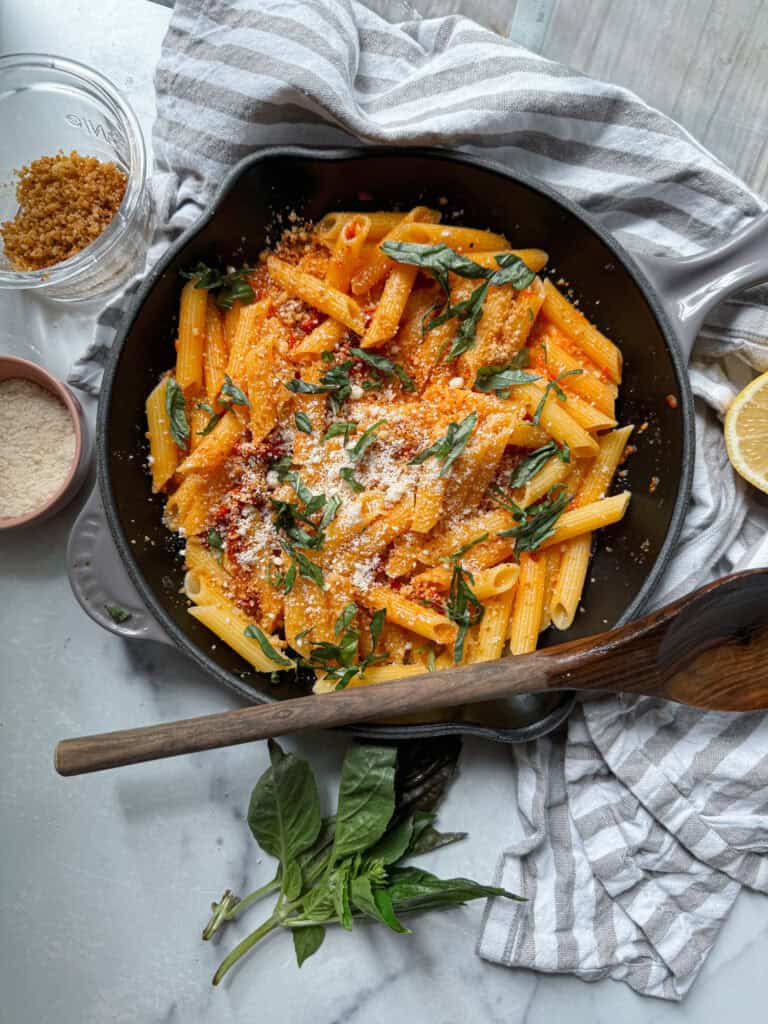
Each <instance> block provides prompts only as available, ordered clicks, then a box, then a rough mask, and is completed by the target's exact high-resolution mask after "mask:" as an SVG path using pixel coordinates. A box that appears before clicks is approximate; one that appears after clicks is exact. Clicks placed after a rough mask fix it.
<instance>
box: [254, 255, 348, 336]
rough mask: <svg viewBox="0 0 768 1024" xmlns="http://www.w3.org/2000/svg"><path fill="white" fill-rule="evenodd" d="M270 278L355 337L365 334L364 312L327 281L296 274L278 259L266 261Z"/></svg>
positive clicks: (298, 272) (292, 268)
mask: <svg viewBox="0 0 768 1024" xmlns="http://www.w3.org/2000/svg"><path fill="white" fill-rule="evenodd" d="M267 269H268V270H269V273H270V276H271V277H272V278H274V280H275V281H277V283H278V284H280V285H282V286H283V288H285V290H286V291H287V292H288V294H289V295H294V296H296V297H297V298H299V299H303V301H304V302H307V303H309V305H310V306H314V307H315V309H317V310H319V311H320V312H321V313H325V315H326V316H329V317H331V318H332V319H334V320H338V321H339V322H340V323H342V324H344V326H345V327H348V328H349V329H350V330H351V331H354V332H355V334H363V333H364V331H365V319H364V317H363V311H362V309H361V308H360V306H359V305H358V303H357V302H355V300H354V299H352V298H350V296H349V295H345V294H344V292H341V291H339V290H338V289H337V288H332V287H331V286H330V285H328V284H326V283H325V281H320V280H319V279H318V278H316V277H313V276H312V274H307V273H306V272H305V271H303V270H297V269H296V267H292V266H291V265H290V263H285V262H283V260H279V259H278V258H277V256H270V257H269V258H268V259H267Z"/></svg>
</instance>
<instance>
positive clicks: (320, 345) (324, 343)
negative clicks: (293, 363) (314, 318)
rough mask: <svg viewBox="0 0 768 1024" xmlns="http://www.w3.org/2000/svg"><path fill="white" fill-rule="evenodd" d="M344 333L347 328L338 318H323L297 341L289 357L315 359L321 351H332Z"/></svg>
mask: <svg viewBox="0 0 768 1024" xmlns="http://www.w3.org/2000/svg"><path fill="white" fill-rule="evenodd" d="M346 333H347V328H346V327H345V326H344V324H341V323H339V321H338V320H330V319H329V320H324V321H323V322H322V323H321V324H320V325H319V326H318V327H316V328H315V329H314V330H313V331H310V333H309V334H308V335H307V336H306V338H304V340H303V341H300V342H299V344H298V345H297V346H296V347H295V348H294V349H293V352H292V353H291V357H292V358H293V359H298V360H303V359H316V358H317V357H318V356H319V355H322V353H323V352H333V350H334V349H335V348H336V346H337V345H338V344H339V342H340V341H341V339H342V338H343V337H344V335H345V334H346Z"/></svg>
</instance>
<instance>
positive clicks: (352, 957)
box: [0, 0, 768, 1024]
mask: <svg viewBox="0 0 768 1024" xmlns="http://www.w3.org/2000/svg"><path fill="white" fill-rule="evenodd" d="M168 18H169V11H167V10H166V9H165V8H162V7H156V6H152V5H150V4H148V3H146V2H145V0H99V2H98V3H97V2H96V0H90V2H88V0H77V2H74V0H70V2H69V3H67V4H61V5H54V4H52V3H50V0H49V2H47V3H46V2H45V0H7V2H6V4H5V5H4V6H3V7H2V9H0V41H1V45H2V50H3V51H4V52H9V51H18V50H34V51H45V50H47V51H49V52H55V53H61V54H63V55H65V56H69V57H73V58H75V59H79V60H83V61H85V62H87V63H92V64H94V65H95V66H97V67H98V68H99V69H100V70H102V71H103V72H104V73H105V74H107V75H108V76H109V77H110V78H112V79H113V80H114V81H115V82H116V83H117V84H118V85H119V86H120V87H122V88H123V89H124V90H125V91H126V92H127V93H128V95H129V96H130V98H131V100H132V102H133V103H134V105H135V107H136V109H137V112H138V114H139V117H140V119H141V121H142V123H143V125H144V128H145V130H146V131H147V134H149V129H150V125H151V118H152V106H153V101H152V87H151V75H152V68H153V65H154V62H155V60H156V58H157V54H158V51H159V46H160V40H161V38H162V34H163V32H164V29H165V26H166V24H167V21H168ZM0 301H2V306H0V351H2V352H11V353H14V354H18V355H23V356H27V357H30V358H33V359H37V360H39V361H41V362H43V363H45V365H47V366H48V367H49V368H50V369H52V370H53V371H54V372H57V373H59V374H64V372H65V371H66V368H67V365H68V363H69V361H70V359H71V356H72V355H73V354H74V351H75V350H76V349H77V348H78V347H79V345H80V344H81V340H80V339H83V338H86V337H87V335H88V331H89V327H90V322H89V313H88V311H84V312H83V313H81V314H78V315H75V314H74V313H71V312H69V311H67V310H64V309H63V308H62V307H54V306H49V305H48V306H47V305H45V304H43V303H39V302H34V303H33V302H31V301H25V302H23V303H22V302H19V301H16V302H13V303H11V302H10V301H8V300H7V299H3V300H0ZM90 412H91V414H92V413H93V410H92V409H91V410H90ZM84 496H85V492H84V493H83V497H84ZM77 505H79V502H77V503H76V505H75V507H72V508H70V509H69V510H68V511H67V512H65V513H63V514H61V515H59V516H58V517H57V518H55V519H54V520H53V521H51V522H50V523H48V524H47V525H46V526H45V528H43V529H37V530H29V531H26V532H25V533H19V534H17V535H14V536H10V537H0V622H1V624H2V640H3V643H2V658H1V659H0V682H1V683H2V704H1V705H0V774H1V776H2V779H3V784H2V787H0V822H1V824H0V835H2V840H1V842H2V856H1V857H0V903H1V904H2V916H1V917H0V949H2V956H0V991H1V992H2V997H1V998H0V1022H1V1024H48V1022H49V1021H50V1022H53V1021H55V1022H56V1024H108V1022H109V1024H111V1022H115V1024H134V1022H136V1024H161V1022H168V1024H171V1022H183V1024H195V1022H198V1021H204V1020H205V1021H215V1022H217V1024H227V1022H237V1024H240V1022H245V1021H249V1022H250V1021H254V1020H257V1019H258V1020H264V1021H285V1022H291V1024H292V1022H303V1021H310V1020H311V1021H313V1022H314V1024H331V1022H333V1021H340V1022H341V1021H343V1022H345V1024H351V1022H357V1021H361V1022H362V1021H365V1022H366V1024H379V1022H382V1024H383V1022H385V1021H387V1022H389V1021H390V1020H391V1019H392V1016H393V1013H394V1014H396V1015H397V1017H398V1019H399V1020H400V1021H402V1022H403V1024H406V1022H419V1024H421V1022H422V1021H427V1020H429V1021H434V1022H438V1024H449V1022H456V1024H460V1022H465V1021H470V1020H471V1021H475V1020H477V1021H491V1022H493V1021H505V1022H509V1021H515V1022H518V1021H520V1022H525V1024H538V1022H542V1024H543V1022H545V1021H546V1022H549V1021H552V1020H553V1019H566V1018H567V1019H568V1020H569V1021H570V1022H571V1024H587V1022H588V1024H599V1022H602V1021H609V1020H610V1021H614V1020H617V1019H620V1020H622V1021H624V1022H626V1024H635V1022H637V1024H639V1022H643V1024H647V1022H660V1024H661V1022H672V1021H680V1020H685V1021H691V1022H696V1024H708V1022H713V1024H714V1022H718V1024H719V1022H720V1021H722V1020H723V1019H724V1018H725V1017H726V1015H727V1016H728V1017H729V1018H730V1019H733V1020H737V1021H739V1022H741V1024H749V1022H752V1021H755V1022H756V1021H762V1020H764V1019H765V1005H766V1000H768V974H766V971H765V968H764V962H765V959H766V954H768V925H767V924H766V916H765V902H764V901H763V900H762V899H760V898H759V897H757V896H754V895H751V894H746V893H745V894H742V896H741V897H740V898H739V901H738V903H737V906H736V908H735V910H734V912H733V914H732V916H731V918H730V919H729V920H728V922H727V923H726V925H725V927H724V929H723V932H722V934H721V936H720V938H719V940H718V942H717V945H716V947H715V950H714V952H713V954H712V956H711V957H710V959H709V961H708V963H707V964H706V966H705V968H704V970H703V972H702V975H701V977H700V979H699V981H698V983H697V984H696V986H695V987H694V990H693V992H692V993H691V995H690V996H689V997H688V999H687V1001H686V1002H685V1004H684V1005H683V1006H669V1005H663V1004H661V1003H659V1002H656V1001H653V1000H647V999H642V998H640V997H638V996H636V995H635V994H634V993H632V992H631V991H630V990H629V989H628V988H627V987H626V986H624V985H622V984H617V983H615V982H611V981H602V982H599V983H596V984H585V983H583V982H580V981H576V980H575V979H573V978H567V977H542V976H537V975H534V974H532V973H529V972H526V971H512V970H508V969H504V968H501V967H496V966H492V965H490V964H487V963H485V962H483V961H481V960H480V959H478V958H477V957H476V955H475V953H474V945H475V941H476V939H477V935H478V929H479V922H480V917H481V913H482V907H481V906H480V905H475V906H471V907H469V908H466V909H461V910H456V911H453V912H450V913H447V914H443V915H436V916H433V917H432V918H431V919H430V918H429V917H428V916H427V917H424V918H421V919H420V920H418V921H417V922H416V934H415V935H414V936H413V937H400V936H396V935H392V934H389V933H384V932H383V930H382V929H378V928H374V927H371V928H364V927H361V928H359V930H358V931H357V934H356V935H355V936H349V935H346V934H331V935H329V937H328V938H327V939H326V942H325V945H324V947H323V950H322V952H321V953H320V954H319V955H318V956H317V957H316V958H314V959H313V960H310V961H309V962H308V963H307V964H306V965H305V966H304V967H303V968H302V970H301V971H300V972H299V971H298V970H297V969H296V966H295V961H294V956H293V950H292V945H291V943H290V940H289V939H288V938H287V936H284V935H278V936H275V937H272V938H271V939H270V940H269V941H268V942H266V943H265V944H264V946H263V948H262V949H261V950H260V951H259V952H258V953H257V954H256V955H254V956H253V957H251V958H250V960H249V961H248V962H246V963H245V964H244V965H242V967H241V968H240V969H239V970H238V971H237V972H235V973H233V975H232V976H231V977H230V979H228V981H227V982H226V983H225V984H224V985H222V986H221V988H220V989H218V990H214V989H212V988H211V986H210V977H211V975H212V973H213V971H214V969H215V967H216V965H217V963H218V962H219V960H220V959H221V956H222V955H223V954H222V950H223V949H224V948H229V938H228V939H227V945H226V947H224V946H222V945H212V944H204V943H202V942H201V940H200V930H201V927H202V925H203V923H204V922H205V920H206V917H207V911H208V904H209V903H210V902H211V900H213V899H218V898H219V896H220V895H221V893H222V891H223V890H224V888H226V887H227V886H232V887H233V888H234V889H235V890H236V891H248V890H249V889H250V888H254V887H255V886H257V885H259V884H260V883H262V882H264V881H266V880H267V879H268V878H269V877H271V870H272V865H271V864H270V863H269V862H268V859H267V858H264V860H262V859H261V858H260V855H259V851H258V849H257V847H256V846H255V844H254V843H253V841H252V840H251V839H250V836H249V833H248V830H247V827H246V825H245V823H244V821H243V815H244V811H245V808H246V805H247V800H248V796H249V793H250V789H251V787H252V785H253V783H254V782H255V780H256V778H257V777H258V776H259V775H260V773H261V772H262V771H263V769H264V766H265V759H266V751H265V749H264V747H263V746H262V745H254V746H247V747H239V748H235V749H232V750H228V751H222V752H218V753H210V754H203V755H199V756H196V757H188V758H182V759H177V760H174V761H169V762H159V763H157V764H153V765H144V766H136V767H133V768H126V769H123V770H121V771H119V772H113V773H107V774H103V775H94V776H86V777H84V778H80V779H72V780H66V781H65V780H62V779H60V778H58V777H57V776H56V775H55V773H54V771H53V767H52V761H51V755H52V751H53V747H54V745H55V743H56V741H57V740H58V739H59V738H61V737H63V736H66V735H75V734H82V733H86V732H94V731H101V730H104V729H110V728H119V727H127V726H132V725H140V724H145V723H148V722H152V721H157V720H163V719H171V718H176V717H186V716H189V715H195V714H204V713H206V712H209V711H216V710H223V709H226V708H229V707H233V706H235V704H236V702H235V700H234V698H233V697H232V696H231V695H230V694H229V693H228V692H226V691H225V690H223V689H221V688H219V687H218V686H217V685H216V684H214V683H213V682H212V681H211V680H209V679H207V678H206V677H204V676H203V675H202V674H201V673H200V672H199V671H198V670H197V669H196V668H195V667H194V666H193V665H192V664H191V663H190V662H188V661H186V660H185V659H184V658H183V657H182V656H181V655H179V654H177V653H176V652H174V651H172V650H170V649H169V648H166V647H163V646H160V645H157V644H153V643H149V642H147V643H143V644H139V643H136V644H128V643H124V642H123V641H121V640H118V639H116V638H115V637H113V636H111V635H109V634H107V633H105V632H104V631H102V630H101V629H100V628H98V627H97V626H96V625H94V624H93V623H92V622H91V621H90V620H89V619H88V618H86V616H85V615H84V614H83V612H82V611H81V610H80V608H79V607H78V605H77V604H76V603H75V601H74V599H73V597H72V595H71V593H70V590H69V585H68V583H67V579H66V575H65V567H64V551H65V546H66V540H67V535H68V531H69V528H70V526H71V524H72V521H73V519H74V517H75V514H76V511H77ZM287 745H288V746H290V747H291V748H293V749H298V750H301V751H302V752H303V753H305V754H307V755H308V756H309V757H310V758H311V760H312V761H313V763H314V764H315V765H316V766H317V767H318V768H319V769H320V774H321V779H322V787H323V791H324V794H325V796H326V798H328V797H329V796H330V793H331V790H332V787H333V786H335V782H336V779H337V772H338V767H339V763H340V758H341V753H342V751H343V748H344V746H345V742H344V741H343V740H342V739H340V738H338V737H330V736H327V735H318V736H314V737H312V738H304V739H301V741H296V742H290V743H288V744H287ZM511 792H512V777H511V771H510V767H509V759H508V754H507V752H506V751H505V749H504V748H503V747H498V746H493V745H491V744H483V743H479V742H472V741H470V742H467V743H466V744H465V749H464V753H463V756H462V762H461V772H460V776H459V778H458V780H457V782H456V783H455V784H454V786H453V789H452V791H451V793H450V796H449V798H448V800H447V801H446V803H445V806H444V808H443V812H442V817H441V820H442V823H443V824H444V826H445V827H447V828H461V829H467V830H469V832H470V838H469V839H468V840H466V841H465V842H464V843H462V844H457V845H456V846H454V847H450V848H448V849H446V850H443V851H439V852H438V853H436V854H434V855H432V858H431V860H432V864H434V866H435V868H436V870H439V871H440V872H441V873H443V872H444V873H446V874H450V873H455V874H459V873H460V874H466V875H469V876H470V877H473V878H477V879H479V880H490V879H491V877H492V874H493V870H494V866H495V863H496V860H497V856H498V854H499V851H500V850H501V848H502V847H503V846H504V845H505V844H506V843H508V842H509V841H510V839H511V838H512V836H513V835H514V830H515V812H514V808H513V803H512V798H511ZM425 865H426V866H431V865H430V863H429V861H428V860H427V861H425ZM244 932H245V929H244V928H241V929H240V931H239V932H237V931H235V932H233V934H235V935H236V936H238V937H239V935H241V934H244Z"/></svg>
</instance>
